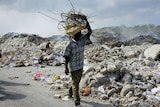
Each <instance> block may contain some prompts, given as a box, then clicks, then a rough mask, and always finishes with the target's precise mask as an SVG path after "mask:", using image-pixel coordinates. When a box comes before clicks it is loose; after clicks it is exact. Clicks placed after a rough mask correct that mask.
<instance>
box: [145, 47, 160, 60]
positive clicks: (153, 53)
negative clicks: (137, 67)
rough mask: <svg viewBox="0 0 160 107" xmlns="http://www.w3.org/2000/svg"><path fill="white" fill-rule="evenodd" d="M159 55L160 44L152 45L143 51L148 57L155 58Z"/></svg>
mask: <svg viewBox="0 0 160 107" xmlns="http://www.w3.org/2000/svg"><path fill="white" fill-rule="evenodd" d="M159 55H160V44H155V45H152V46H151V47H149V48H147V49H146V50H145V51H144V56H145V57H146V58H147V59H148V58H151V59H153V60H156V59H157V58H158V57H159Z"/></svg>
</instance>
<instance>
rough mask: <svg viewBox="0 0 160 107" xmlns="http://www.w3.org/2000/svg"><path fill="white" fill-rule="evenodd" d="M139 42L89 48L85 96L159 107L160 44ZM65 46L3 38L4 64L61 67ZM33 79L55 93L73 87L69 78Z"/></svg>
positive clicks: (119, 106) (125, 106)
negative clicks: (45, 83)
mask: <svg viewBox="0 0 160 107" xmlns="http://www.w3.org/2000/svg"><path fill="white" fill-rule="evenodd" d="M6 38H7V39H6ZM147 38H148V37H147ZM2 39H3V40H2ZM110 40H112V39H110ZM136 40H139V39H133V41H132V40H130V42H129V41H127V43H126V44H124V42H123V43H122V42H118V40H115V39H113V42H112V41H110V42H104V43H103V44H92V45H89V46H86V49H85V53H84V54H85V67H84V72H83V76H82V80H81V83H80V90H81V94H82V95H83V96H91V97H95V98H98V99H102V100H106V101H109V102H110V103H112V104H113V105H114V106H116V107H159V106H160V63H159V57H160V45H159V44H155V43H158V42H157V41H158V40H155V39H141V40H144V41H142V42H143V43H142V42H141V44H138V45H137V43H139V42H140V41H138V42H137V41H136ZM145 40H146V41H145ZM2 41H3V42H2ZM66 43H67V41H58V42H57V41H56V42H55V41H54V40H50V41H48V40H47V39H46V38H40V37H37V36H35V35H32V36H31V35H30V36H26V35H20V34H17V35H14V36H8V37H5V39H4V37H3V38H1V44H0V45H1V50H2V54H3V56H2V64H3V66H8V65H9V66H11V67H20V66H33V65H35V66H37V64H41V65H43V64H45V65H50V66H53V65H61V62H60V63H59V61H60V60H63V58H62V56H61V55H62V50H63V49H64V46H65V45H66ZM109 43H110V44H109ZM111 43H113V44H111ZM133 44H134V45H133ZM59 58H62V59H59ZM55 62H56V64H55ZM62 62H63V61H62ZM42 77H43V78H42ZM34 79H35V80H39V79H40V80H45V81H47V83H48V84H49V85H51V88H52V89H55V90H59V89H61V90H64V89H67V88H68V87H69V85H70V78H69V77H68V76H55V77H54V78H53V77H52V78H48V76H47V77H45V76H44V75H43V74H38V73H37V74H35V75H34ZM59 97H60V96H58V98H59Z"/></svg>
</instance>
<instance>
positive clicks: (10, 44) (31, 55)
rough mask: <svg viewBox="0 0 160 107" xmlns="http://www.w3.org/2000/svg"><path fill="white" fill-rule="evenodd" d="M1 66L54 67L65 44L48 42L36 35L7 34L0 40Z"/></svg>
mask: <svg viewBox="0 0 160 107" xmlns="http://www.w3.org/2000/svg"><path fill="white" fill-rule="evenodd" d="M0 41H1V42H0V47H1V48H0V50H1V53H2V66H10V67H21V66H34V65H36V66H37V65H39V64H45V65H49V64H50V65H54V60H55V58H56V57H57V56H58V55H59V54H60V52H61V51H62V50H63V48H64V46H65V44H66V42H56V40H54V39H53V40H51V41H49V40H48V39H47V38H42V37H39V36H37V35H29V34H13V33H8V34H6V35H4V36H3V37H2V38H1V39H0Z"/></svg>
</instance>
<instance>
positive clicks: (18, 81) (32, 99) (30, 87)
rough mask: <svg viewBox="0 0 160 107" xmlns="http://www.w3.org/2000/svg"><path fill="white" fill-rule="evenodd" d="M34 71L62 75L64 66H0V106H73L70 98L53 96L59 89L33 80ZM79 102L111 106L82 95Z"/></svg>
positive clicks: (85, 105)
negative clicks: (56, 89)
mask: <svg viewBox="0 0 160 107" xmlns="http://www.w3.org/2000/svg"><path fill="white" fill-rule="evenodd" d="M36 72H40V73H45V74H55V75H62V74H64V68H63V66H61V67H54V66H53V67H45V68H37V67H19V68H9V67H3V68H0V107H74V102H73V101H72V100H69V101H63V100H62V99H58V98H54V95H55V94H58V93H59V91H55V90H53V89H50V85H47V84H46V83H45V82H42V81H35V80H33V74H35V73H36ZM81 104H82V106H83V107H112V106H111V105H109V104H107V103H106V101H101V100H98V99H93V98H91V97H82V96H81Z"/></svg>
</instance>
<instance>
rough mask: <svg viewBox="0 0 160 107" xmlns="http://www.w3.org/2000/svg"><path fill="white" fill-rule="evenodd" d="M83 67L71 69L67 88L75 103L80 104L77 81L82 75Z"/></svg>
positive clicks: (78, 81)
mask: <svg viewBox="0 0 160 107" xmlns="http://www.w3.org/2000/svg"><path fill="white" fill-rule="evenodd" d="M82 73H83V69H80V70H76V71H72V72H71V78H72V82H71V83H72V84H71V87H70V89H69V96H70V97H72V95H73V98H74V102H75V104H80V96H79V83H80V80H81V77H82Z"/></svg>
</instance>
